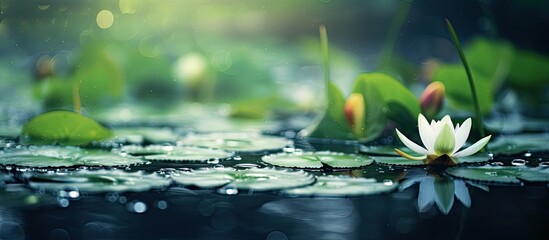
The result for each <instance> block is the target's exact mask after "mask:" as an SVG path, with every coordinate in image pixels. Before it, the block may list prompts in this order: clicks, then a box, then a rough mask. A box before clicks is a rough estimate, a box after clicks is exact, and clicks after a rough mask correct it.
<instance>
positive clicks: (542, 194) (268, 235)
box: [0, 145, 549, 240]
mask: <svg viewBox="0 0 549 240" xmlns="http://www.w3.org/2000/svg"><path fill="white" fill-rule="evenodd" d="M325 148H328V147H327V146H321V145H316V146H315V149H325ZM332 149H334V150H339V151H346V152H350V151H353V149H356V146H335V147H334V146H332ZM259 156H260V155H253V156H243V157H242V160H238V161H235V160H231V161H226V162H222V165H224V166H227V167H228V166H234V165H235V164H243V165H244V166H245V165H246V163H248V164H249V163H252V164H258V165H260V164H261V163H259V162H258V160H259ZM532 157H533V158H536V159H538V158H537V157H539V156H532ZM511 159H513V157H506V158H502V159H501V160H502V162H504V164H506V165H508V164H509V165H510V161H511ZM203 166H204V165H181V164H160V163H154V164H151V165H147V166H141V167H137V168H134V169H132V170H135V169H139V168H140V169H141V170H147V171H151V172H153V171H157V170H158V169H160V168H164V169H163V170H164V171H170V168H181V167H190V168H195V167H203ZM210 166H212V165H210ZM217 167H221V166H219V165H218V166H217ZM421 169H422V168H415V170H414V168H409V167H388V166H382V165H378V164H376V163H374V164H373V165H370V166H368V167H366V168H363V169H359V170H353V171H338V172H329V171H316V172H313V174H315V175H319V176H320V175H351V176H355V177H361V176H362V177H367V178H376V179H377V180H378V181H383V180H384V179H393V180H395V179H400V177H402V173H403V172H410V171H416V170H421ZM399 176H400V177H399ZM395 181H396V180H395ZM8 185H10V184H8ZM467 186H468V192H469V195H470V198H471V207H470V208H467V207H465V206H464V205H463V204H462V202H461V201H460V200H458V199H457V198H455V199H454V202H453V207H452V208H451V210H450V212H449V213H448V214H447V215H445V214H443V213H442V212H441V211H440V210H439V209H438V208H437V205H436V204H435V203H433V204H432V206H430V207H428V208H426V209H422V211H419V209H418V194H419V192H420V191H421V186H420V184H415V185H413V186H411V187H409V188H406V189H404V190H401V191H395V192H393V193H390V194H382V195H374V196H363V197H316V198H311V197H291V196H285V195H283V194H281V193H278V192H264V193H257V192H256V193H253V192H247V191H240V192H238V194H236V195H227V194H222V191H219V190H217V191H216V190H200V189H192V188H185V187H182V186H178V185H172V186H171V187H170V188H168V189H165V190H153V191H148V192H139V193H106V194H93V195H90V194H86V193H81V194H82V195H81V196H79V197H77V198H75V199H71V200H70V201H68V202H67V201H66V200H63V201H61V200H60V199H62V198H60V197H57V199H56V201H53V203H52V204H45V205H41V206H40V207H33V208H25V207H23V208H20V207H13V206H0V238H1V239H25V238H26V239H270V240H272V239H412V238H413V239H415V238H426V239H485V238H489V239H493V238H499V239H546V237H547V236H549V235H548V234H549V229H548V228H547V216H548V213H549V204H548V203H549V202H548V199H549V191H548V190H549V188H548V187H547V185H546V184H525V185H524V186H490V187H489V191H485V190H482V189H480V188H477V187H472V186H471V185H467ZM231 193H232V192H231ZM43 196H47V197H52V198H55V197H54V196H52V195H50V194H49V193H43Z"/></svg>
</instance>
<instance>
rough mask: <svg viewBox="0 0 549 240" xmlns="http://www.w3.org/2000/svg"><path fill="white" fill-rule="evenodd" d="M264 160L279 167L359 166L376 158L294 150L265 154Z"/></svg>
mask: <svg viewBox="0 0 549 240" xmlns="http://www.w3.org/2000/svg"><path fill="white" fill-rule="evenodd" d="M261 160H262V161H263V162H266V163H268V164H271V165H274V166H279V167H290V168H322V167H323V166H324V165H327V166H329V167H332V168H359V167H364V166H368V165H370V164H372V163H373V162H374V160H373V159H372V158H371V157H368V156H365V155H356V154H345V153H339V152H329V151H322V152H293V153H279V154H272V155H267V156H263V157H262V158H261Z"/></svg>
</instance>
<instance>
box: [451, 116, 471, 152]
mask: <svg viewBox="0 0 549 240" xmlns="http://www.w3.org/2000/svg"><path fill="white" fill-rule="evenodd" d="M458 126H459V124H458ZM470 131H471V119H470V118H467V120H465V121H464V122H463V124H462V125H461V127H457V128H456V131H455V138H456V146H455V147H454V150H453V151H452V154H453V153H455V152H457V151H458V150H459V149H460V148H461V147H463V144H465V141H467V138H468V137H469V132H470Z"/></svg>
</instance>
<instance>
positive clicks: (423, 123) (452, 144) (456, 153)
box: [395, 114, 491, 165]
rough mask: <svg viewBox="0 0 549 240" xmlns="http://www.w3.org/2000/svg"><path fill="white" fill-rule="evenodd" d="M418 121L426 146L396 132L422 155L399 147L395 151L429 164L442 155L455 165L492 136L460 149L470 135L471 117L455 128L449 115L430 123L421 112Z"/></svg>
mask: <svg viewBox="0 0 549 240" xmlns="http://www.w3.org/2000/svg"><path fill="white" fill-rule="evenodd" d="M417 122H418V128H419V136H420V138H421V141H422V142H423V145H424V146H425V147H421V146H419V145H418V144H416V143H414V142H412V141H411V140H410V139H408V138H407V137H406V136H404V134H402V133H401V132H400V131H399V130H398V129H396V133H397V136H398V138H399V139H400V141H402V143H404V145H405V146H406V147H408V148H410V149H411V150H412V151H414V152H417V153H419V154H421V156H418V157H414V156H410V155H408V154H406V153H404V152H403V151H401V150H399V149H397V148H395V151H396V152H397V153H398V154H399V155H400V156H403V157H405V158H407V159H410V160H421V161H424V162H425V163H427V164H430V163H433V162H434V161H435V160H437V159H439V158H440V157H444V156H447V157H448V158H449V159H450V160H451V162H450V165H455V164H457V163H458V158H459V157H467V156H470V155H473V154H475V153H476V152H478V151H479V150H480V149H482V148H483V147H484V146H486V144H487V143H488V141H489V140H490V137H491V135H490V136H487V137H484V138H482V139H480V140H479V141H477V142H476V143H474V144H473V145H471V146H469V147H468V148H465V149H463V150H461V151H460V149H461V148H462V147H463V145H464V144H465V142H466V141H467V138H468V137H469V132H470V131H471V118H468V119H467V120H465V121H464V122H463V123H462V124H461V126H460V125H459V124H456V126H455V128H454V124H453V123H452V119H451V118H450V116H448V115H446V116H444V117H443V118H442V119H441V120H440V121H435V120H432V121H431V124H429V122H428V121H427V119H426V118H425V117H424V116H423V115H422V114H419V116H418V119H417Z"/></svg>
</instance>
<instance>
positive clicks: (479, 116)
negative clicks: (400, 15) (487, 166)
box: [446, 19, 486, 138]
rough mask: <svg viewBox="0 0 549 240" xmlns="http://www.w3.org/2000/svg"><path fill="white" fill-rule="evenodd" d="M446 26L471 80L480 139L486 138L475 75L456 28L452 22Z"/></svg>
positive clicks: (470, 84)
mask: <svg viewBox="0 0 549 240" xmlns="http://www.w3.org/2000/svg"><path fill="white" fill-rule="evenodd" d="M446 26H447V27H448V31H449V32H450V35H451V36H452V40H453V41H454V45H455V46H456V49H457V51H458V54H459V58H460V59H461V63H463V66H464V67H465V71H466V72H467V78H468V79H469V86H470V87H471V94H472V95H473V102H474V103H475V114H476V118H475V119H476V122H477V123H476V124H477V126H478V131H479V134H480V138H483V137H485V136H486V133H485V132H484V124H483V120H482V114H481V112H480V104H479V101H478V95H477V89H476V87H475V80H474V79H473V73H472V72H471V67H469V63H468V62H467V58H465V54H464V53H463V49H462V48H461V45H460V44H459V39H458V36H457V34H456V31H455V30H454V27H452V23H450V20H448V19H446Z"/></svg>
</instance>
